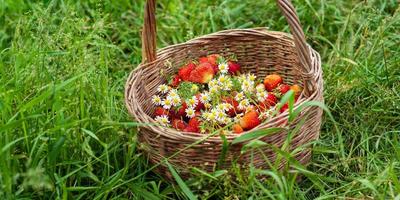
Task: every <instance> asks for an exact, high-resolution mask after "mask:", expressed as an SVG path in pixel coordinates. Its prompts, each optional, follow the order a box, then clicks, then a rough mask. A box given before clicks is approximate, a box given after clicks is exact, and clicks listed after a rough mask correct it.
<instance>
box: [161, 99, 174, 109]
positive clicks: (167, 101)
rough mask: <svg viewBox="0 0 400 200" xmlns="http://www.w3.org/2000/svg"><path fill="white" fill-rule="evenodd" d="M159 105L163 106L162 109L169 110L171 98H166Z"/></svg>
mask: <svg viewBox="0 0 400 200" xmlns="http://www.w3.org/2000/svg"><path fill="white" fill-rule="evenodd" d="M161 105H162V106H163V108H164V109H170V108H171V106H172V100H171V98H166V99H164V101H161Z"/></svg>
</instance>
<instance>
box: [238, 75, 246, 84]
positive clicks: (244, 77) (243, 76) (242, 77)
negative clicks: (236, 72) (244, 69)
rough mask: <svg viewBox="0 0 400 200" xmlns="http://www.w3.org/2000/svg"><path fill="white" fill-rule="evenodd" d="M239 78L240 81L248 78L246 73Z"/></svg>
mask: <svg viewBox="0 0 400 200" xmlns="http://www.w3.org/2000/svg"><path fill="white" fill-rule="evenodd" d="M238 80H239V82H240V83H243V81H245V80H247V76H246V75H245V74H242V75H240V76H239V78H238Z"/></svg>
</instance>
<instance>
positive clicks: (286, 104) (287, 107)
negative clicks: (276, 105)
mask: <svg viewBox="0 0 400 200" xmlns="http://www.w3.org/2000/svg"><path fill="white" fill-rule="evenodd" d="M287 109H289V104H288V103H285V104H284V105H283V106H282V108H281V110H280V112H281V113H283V112H285V111H286V110H287Z"/></svg>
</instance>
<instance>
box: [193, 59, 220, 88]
mask: <svg viewBox="0 0 400 200" xmlns="http://www.w3.org/2000/svg"><path fill="white" fill-rule="evenodd" d="M213 77H214V70H213V68H212V66H211V64H210V63H201V64H199V66H197V67H196V68H195V69H194V70H193V71H192V72H191V73H190V76H189V80H190V81H192V82H195V83H201V84H204V83H208V82H209V81H210V80H211V79H212V78H213Z"/></svg>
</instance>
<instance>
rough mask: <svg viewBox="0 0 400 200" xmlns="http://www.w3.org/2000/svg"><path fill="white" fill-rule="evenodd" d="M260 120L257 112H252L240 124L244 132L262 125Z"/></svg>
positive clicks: (245, 115)
mask: <svg viewBox="0 0 400 200" xmlns="http://www.w3.org/2000/svg"><path fill="white" fill-rule="evenodd" d="M260 123H261V122H260V119H258V112H257V111H254V110H252V111H250V112H248V113H246V114H244V116H243V117H242V118H241V119H240V121H239V124H240V126H241V127H242V128H243V129H244V130H250V129H252V128H254V127H256V126H258V125H259V124H260Z"/></svg>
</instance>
